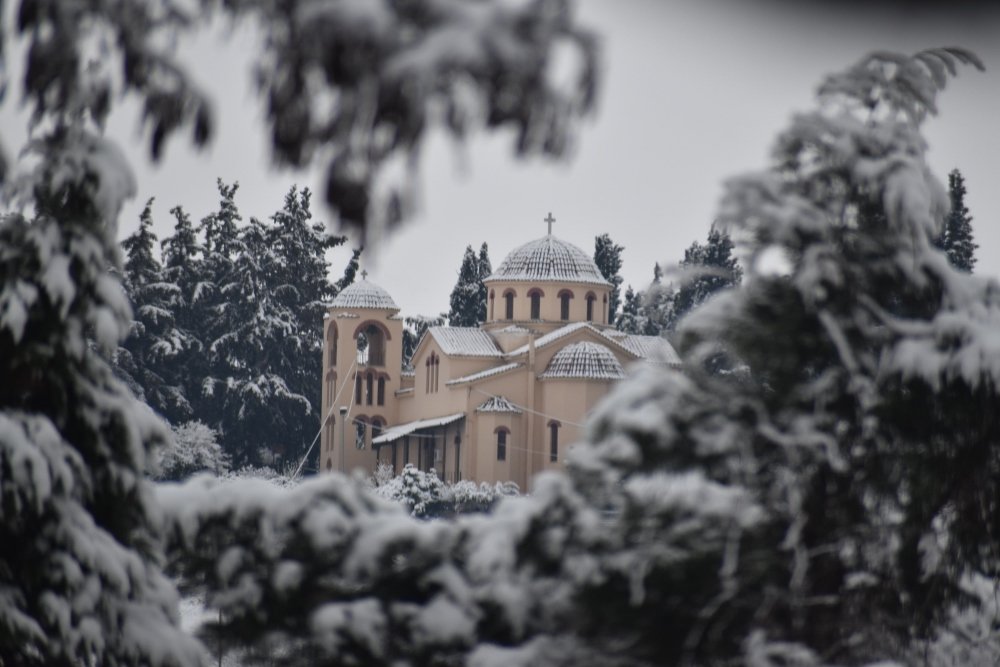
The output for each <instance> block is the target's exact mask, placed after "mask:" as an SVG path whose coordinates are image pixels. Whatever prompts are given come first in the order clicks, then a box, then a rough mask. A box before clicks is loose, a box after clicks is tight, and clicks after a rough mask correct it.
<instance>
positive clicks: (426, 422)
mask: <svg viewBox="0 0 1000 667" xmlns="http://www.w3.org/2000/svg"><path fill="white" fill-rule="evenodd" d="M464 416H465V413H464V412H458V413H456V414H453V415H448V416H447V417H432V418H430V419H418V420H417V421H412V422H407V423H405V424H399V425H398V426H391V427H389V428H387V429H385V430H384V431H383V432H382V435H380V436H378V437H377V438H372V444H373V445H382V444H385V443H387V442H392V441H393V440H399V439H400V438H402V437H403V436H404V435H409V434H410V433H413V432H414V431H419V430H420V429H422V428H433V427H435V426H444V425H446V424H451V423H452V422H457V421H458V420H459V419H461V418H462V417H464Z"/></svg>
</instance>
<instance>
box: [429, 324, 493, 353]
mask: <svg viewBox="0 0 1000 667" xmlns="http://www.w3.org/2000/svg"><path fill="white" fill-rule="evenodd" d="M427 332H428V333H429V334H430V335H431V336H433V337H434V341H435V342H436V343H437V344H438V345H439V346H441V351H442V352H444V353H445V354H447V355H448V356H451V357H502V356H503V351H502V350H501V349H500V348H499V347H497V344H496V341H494V340H493V336H491V335H489V334H488V333H487V332H485V331H483V330H482V329H479V328H476V327H431V328H430V329H428V330H427Z"/></svg>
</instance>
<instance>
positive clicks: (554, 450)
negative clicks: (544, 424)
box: [549, 420, 559, 462]
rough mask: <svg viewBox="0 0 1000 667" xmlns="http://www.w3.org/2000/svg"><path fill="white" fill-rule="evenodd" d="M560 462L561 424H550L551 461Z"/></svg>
mask: <svg viewBox="0 0 1000 667" xmlns="http://www.w3.org/2000/svg"><path fill="white" fill-rule="evenodd" d="M558 460H559V422H557V421H555V420H553V421H550V422H549V461H552V462H554V461H558Z"/></svg>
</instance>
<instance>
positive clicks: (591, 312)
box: [587, 292, 597, 322]
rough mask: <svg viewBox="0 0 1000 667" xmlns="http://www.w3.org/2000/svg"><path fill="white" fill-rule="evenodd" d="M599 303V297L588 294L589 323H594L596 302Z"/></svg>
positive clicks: (591, 293)
mask: <svg viewBox="0 0 1000 667" xmlns="http://www.w3.org/2000/svg"><path fill="white" fill-rule="evenodd" d="M595 301H597V297H596V296H594V293H593V292H587V321H588V322H593V321H594V302H595Z"/></svg>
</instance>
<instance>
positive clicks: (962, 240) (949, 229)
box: [934, 169, 979, 273]
mask: <svg viewBox="0 0 1000 667" xmlns="http://www.w3.org/2000/svg"><path fill="white" fill-rule="evenodd" d="M965 194H966V191H965V179H964V178H962V173H961V172H960V171H959V170H958V169H953V170H952V172H951V173H950V174H948V195H949V197H950V199H951V207H950V209H949V211H948V217H946V218H945V220H944V227H943V229H942V230H941V233H940V234H939V235H938V236H937V237H936V238H935V239H934V245H935V246H937V247H938V248H940V249H941V250H944V251H945V253H946V254H947V255H948V261H949V262H951V265H952V266H954V267H955V268H956V269H958V270H960V271H965V272H966V273H972V269H973V268H974V267H975V266H976V248H978V247H979V246H978V245H976V243H975V242H974V241H973V234H972V216H971V215H969V209H968V207H967V206H966V205H965Z"/></svg>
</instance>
